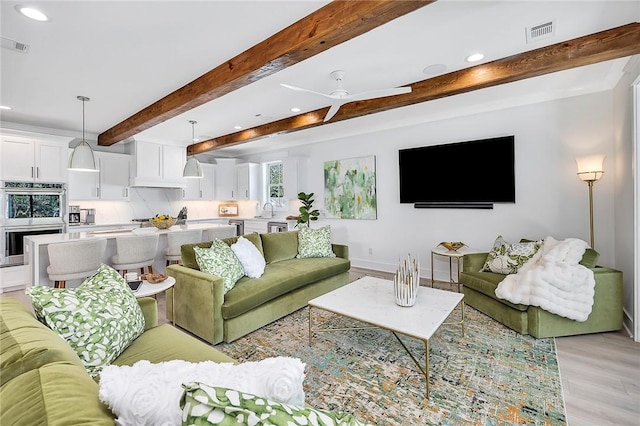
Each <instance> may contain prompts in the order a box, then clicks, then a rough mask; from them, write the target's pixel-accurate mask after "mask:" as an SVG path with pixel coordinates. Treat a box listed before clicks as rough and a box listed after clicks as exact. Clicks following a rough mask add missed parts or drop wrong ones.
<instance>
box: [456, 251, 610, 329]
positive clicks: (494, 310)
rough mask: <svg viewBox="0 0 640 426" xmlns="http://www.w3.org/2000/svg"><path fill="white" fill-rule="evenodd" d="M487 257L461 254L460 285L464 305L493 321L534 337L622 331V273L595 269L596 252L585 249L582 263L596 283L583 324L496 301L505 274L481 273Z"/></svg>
mask: <svg viewBox="0 0 640 426" xmlns="http://www.w3.org/2000/svg"><path fill="white" fill-rule="evenodd" d="M593 253H595V255H594V254H593ZM487 254H488V253H473V254H466V255H464V257H463V266H462V269H463V270H462V272H461V273H460V282H461V283H462V285H463V288H462V291H463V293H464V301H465V303H466V304H467V305H469V306H472V307H474V308H475V309H477V310H479V311H480V312H483V313H485V314H487V315H489V316H490V317H492V318H493V319H495V320H496V321H499V322H501V323H502V324H504V325H506V326H507V327H509V328H511V329H513V330H515V331H517V332H519V333H520V334H530V335H532V336H534V337H536V338H543V337H558V336H570V335H576V334H588V333H599V332H604V331H615V330H620V329H621V328H622V272H621V271H617V270H615V269H611V268H603V267H599V266H595V262H596V260H597V252H594V251H593V250H590V249H589V250H587V252H586V253H585V256H584V257H583V260H582V262H581V264H583V265H585V266H587V267H589V268H590V269H591V270H593V273H594V275H595V281H596V286H595V296H594V303H593V309H592V311H591V314H590V315H589V318H588V319H587V320H586V321H584V322H579V321H574V320H572V319H569V318H565V317H561V316H559V315H556V314H552V313H550V312H547V311H545V310H544V309H541V308H539V307H537V306H529V305H521V304H514V303H511V302H509V301H507V300H504V299H499V298H498V297H497V296H496V294H495V290H496V287H497V286H498V284H499V283H500V281H502V280H503V279H504V277H505V275H502V274H496V273H493V272H482V271H481V269H482V267H483V265H484V262H485V260H486V258H487Z"/></svg>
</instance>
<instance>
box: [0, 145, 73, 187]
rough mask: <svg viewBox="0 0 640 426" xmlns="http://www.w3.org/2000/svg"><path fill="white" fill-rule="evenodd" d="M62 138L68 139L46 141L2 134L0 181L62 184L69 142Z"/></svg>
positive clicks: (65, 171)
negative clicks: (0, 179)
mask: <svg viewBox="0 0 640 426" xmlns="http://www.w3.org/2000/svg"><path fill="white" fill-rule="evenodd" d="M54 139H58V138H57V137H54ZM66 139H68V138H64V139H63V138H60V140H53V139H52V140H49V139H39V138H38V139H35V138H34V139H31V138H22V137H14V136H9V135H2V137H1V141H2V144H1V145H2V146H1V147H0V148H1V152H2V156H1V157H2V162H1V164H0V169H1V170H0V176H1V177H2V180H8V181H20V182H50V183H65V182H66V181H67V162H68V160H69V156H68V149H69V141H68V140H66Z"/></svg>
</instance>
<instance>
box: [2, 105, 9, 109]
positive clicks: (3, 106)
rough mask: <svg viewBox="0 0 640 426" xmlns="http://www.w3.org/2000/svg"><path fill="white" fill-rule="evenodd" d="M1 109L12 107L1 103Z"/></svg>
mask: <svg viewBox="0 0 640 426" xmlns="http://www.w3.org/2000/svg"><path fill="white" fill-rule="evenodd" d="M0 109H11V107H10V106H5V105H0Z"/></svg>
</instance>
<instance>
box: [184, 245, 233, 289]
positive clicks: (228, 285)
mask: <svg viewBox="0 0 640 426" xmlns="http://www.w3.org/2000/svg"><path fill="white" fill-rule="evenodd" d="M193 250H194V252H195V254H196V262H197V263H198V267H199V268H200V270H201V271H202V272H205V273H207V274H211V275H216V276H218V277H221V278H222V281H223V282H224V292H225V294H226V293H227V292H228V291H229V290H231V289H232V288H233V286H234V285H236V282H237V281H238V280H239V279H240V278H242V277H243V276H244V268H243V267H242V263H240V261H239V260H238V258H237V257H236V255H235V254H234V253H233V251H232V250H231V247H229V246H228V245H227V243H225V242H224V241H222V240H221V239H219V238H216V239H214V240H213V243H212V244H211V247H210V248H201V247H197V246H196V247H194V248H193Z"/></svg>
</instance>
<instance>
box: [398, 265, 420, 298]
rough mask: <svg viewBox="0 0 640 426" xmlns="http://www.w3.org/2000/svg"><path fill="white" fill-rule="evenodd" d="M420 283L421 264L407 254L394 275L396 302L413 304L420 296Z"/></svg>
mask: <svg viewBox="0 0 640 426" xmlns="http://www.w3.org/2000/svg"><path fill="white" fill-rule="evenodd" d="M419 285H420V264H419V263H418V262H417V261H416V260H415V259H412V258H411V255H410V254H409V255H407V258H406V259H405V260H403V261H402V262H401V263H400V265H399V266H398V271H397V272H396V275H395V277H393V289H394V293H395V296H396V303H397V304H398V305H399V306H406V307H408V306H413V305H414V304H415V303H416V298H417V297H418V286H419Z"/></svg>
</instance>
